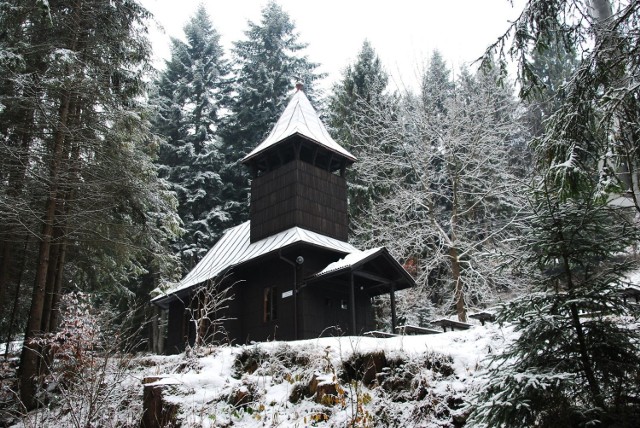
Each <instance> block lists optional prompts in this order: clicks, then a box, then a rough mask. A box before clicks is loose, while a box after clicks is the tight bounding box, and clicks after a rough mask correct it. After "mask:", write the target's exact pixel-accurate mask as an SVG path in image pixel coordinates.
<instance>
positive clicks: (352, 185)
mask: <svg viewBox="0 0 640 428" xmlns="http://www.w3.org/2000/svg"><path fill="white" fill-rule="evenodd" d="M388 80H389V76H388V75H387V73H386V71H385V70H384V69H383V67H382V62H381V61H380V58H379V57H378V55H377V54H376V52H375V50H374V49H373V47H372V46H371V43H369V41H368V40H365V41H364V42H363V44H362V48H361V49H360V52H359V53H358V56H357V57H356V60H355V62H354V63H353V64H350V65H348V66H347V67H346V68H345V70H344V72H343V75H342V79H341V80H340V82H338V83H337V84H336V85H335V86H334V87H333V91H332V94H331V97H330V99H329V111H328V125H329V128H330V129H331V130H332V132H333V135H334V136H335V137H336V140H337V141H339V142H340V144H342V145H343V146H345V147H346V148H347V149H349V150H350V151H351V153H353V154H354V155H355V156H356V158H357V157H359V156H360V152H361V151H362V149H363V147H367V146H369V145H371V144H376V143H377V140H376V135H375V132H376V131H375V130H376V124H373V123H370V122H371V120H370V119H371V116H372V115H371V114H369V113H370V112H372V111H380V110H382V109H385V108H387V107H390V106H391V105H392V104H393V102H394V101H395V99H394V97H393V96H392V95H388V94H387V93H386V89H387V84H388ZM357 170H358V168H357V164H356V166H355V167H354V168H351V169H349V171H348V176H347V179H348V182H349V218H350V223H351V224H352V225H353V224H357V223H358V222H360V221H362V220H364V218H363V217H366V212H367V210H368V208H370V206H371V204H372V203H373V199H375V198H376V197H380V196H381V195H382V193H383V189H380V188H373V187H371V186H370V184H371V183H365V182H363V181H362V180H361V179H360V177H359V174H358V172H357ZM376 195H377V196H376Z"/></svg>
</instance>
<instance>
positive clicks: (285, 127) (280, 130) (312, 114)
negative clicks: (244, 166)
mask: <svg viewBox="0 0 640 428" xmlns="http://www.w3.org/2000/svg"><path fill="white" fill-rule="evenodd" d="M295 134H299V135H302V136H304V137H306V138H308V139H310V140H312V141H315V142H316V143H318V144H320V145H321V146H323V147H325V148H326V149H328V150H330V151H332V152H335V153H338V154H340V155H342V156H344V157H346V158H347V159H349V160H351V161H355V160H356V158H355V156H353V155H352V154H351V153H349V152H348V151H347V150H346V149H344V148H343V147H342V146H340V144H338V143H336V142H335V140H334V139H333V138H331V136H330V135H329V133H328V132H327V129H326V128H325V127H324V124H323V123H322V121H321V120H320V118H319V117H318V114H317V113H316V111H315V109H314V108H313V106H312V105H311V103H310V102H309V99H308V98H307V96H306V95H305V94H304V91H303V90H302V89H301V88H298V89H297V90H296V92H295V93H294V94H293V96H292V97H291V101H289V104H288V105H287V108H286V109H285V110H284V112H283V113H282V116H280V119H278V122H277V123H276V125H275V126H274V127H273V130H272V131H271V133H270V134H269V136H268V137H267V138H266V139H265V140H264V141H263V142H262V143H260V144H259V145H258V147H256V148H255V149H253V150H252V151H251V152H250V153H249V154H248V155H247V156H245V157H244V159H242V162H246V161H247V160H249V159H251V158H253V157H255V156H257V155H258V154H259V153H261V152H263V151H265V150H266V149H268V148H269V147H272V146H274V145H276V144H277V143H279V142H280V141H282V140H284V139H286V138H288V137H291V136H293V135H295Z"/></svg>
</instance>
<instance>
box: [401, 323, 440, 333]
mask: <svg viewBox="0 0 640 428" xmlns="http://www.w3.org/2000/svg"><path fill="white" fill-rule="evenodd" d="M396 331H397V332H398V333H400V334H402V335H409V334H440V333H441V332H440V331H438V330H433V329H431V328H424V327H418V326H417V325H401V326H398V327H396Z"/></svg>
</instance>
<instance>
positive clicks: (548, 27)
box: [472, 0, 640, 427]
mask: <svg viewBox="0 0 640 428" xmlns="http://www.w3.org/2000/svg"><path fill="white" fill-rule="evenodd" d="M583 6H587V7H586V8H585V9H584V13H581V15H580V16H581V17H583V18H584V19H581V20H578V21H573V17H574V16H575V15H574V12H575V11H577V10H579V9H580V8H582V7H583ZM639 12H640V8H639V5H638V4H637V3H635V2H631V3H627V4H624V5H621V7H620V8H619V10H617V11H616V13H613V10H612V8H611V4H610V3H609V2H608V1H607V0H593V1H590V2H586V4H585V3H582V2H576V1H573V0H557V1H552V2H544V3H542V2H527V3H526V5H525V9H524V11H523V13H522V15H521V19H519V20H517V21H516V22H515V23H514V24H513V25H514V27H513V28H517V30H518V31H517V32H516V33H515V34H516V44H515V45H514V48H513V50H512V52H513V53H514V54H517V55H518V58H519V59H520V60H521V61H522V62H521V63H520V70H521V79H522V80H521V82H522V87H523V88H525V89H527V88H530V89H533V91H527V92H528V93H536V92H538V93H545V91H546V94H549V92H548V91H547V86H545V82H548V80H547V79H546V78H547V77H548V76H545V75H544V72H546V70H548V69H546V68H538V67H536V66H537V65H539V63H538V64H537V63H533V64H532V63H531V62H530V61H529V60H530V59H531V58H536V57H535V55H534V54H540V53H545V50H546V49H547V48H548V47H549V46H553V45H554V44H556V46H563V45H562V44H558V43H559V42H561V43H565V42H567V43H569V47H570V49H568V52H570V51H571V49H575V50H576V51H578V52H579V53H580V55H578V57H579V58H580V60H579V61H578V62H577V66H576V68H575V69H574V70H573V71H571V72H570V73H569V74H570V75H569V76H568V78H566V79H562V83H561V84H560V85H559V87H558V90H557V91H556V92H555V93H553V95H554V97H553V98H552V99H551V100H550V103H549V104H547V105H548V106H552V108H551V109H550V110H551V115H550V116H549V117H548V119H547V120H545V121H544V122H543V125H544V127H543V132H541V133H540V134H539V135H538V137H537V138H536V139H534V140H533V141H532V142H531V146H532V148H533V150H534V151H535V157H534V161H535V164H536V173H537V178H536V180H535V181H534V183H533V186H532V188H533V191H532V193H531V196H530V199H531V203H530V216H529V221H528V225H527V226H528V227H527V228H526V231H527V239H526V240H525V241H524V242H525V244H526V246H525V249H526V250H527V251H526V252H525V253H524V254H523V259H524V261H525V262H526V264H525V266H528V269H527V270H526V272H528V276H529V277H530V278H532V282H533V284H534V285H535V286H536V289H535V290H534V293H532V294H530V295H527V296H523V297H521V298H518V299H516V300H515V301H513V302H511V303H509V304H508V305H506V306H505V307H504V308H503V309H502V310H501V312H500V314H499V316H498V318H499V321H501V322H504V323H510V324H512V325H513V326H514V328H515V329H516V330H517V331H518V332H519V333H520V336H519V337H518V338H517V339H516V340H515V341H514V342H513V343H512V344H511V345H510V346H509V347H508V348H507V349H506V351H505V352H504V353H503V354H501V355H497V356H496V357H495V359H494V361H493V368H492V369H491V370H490V372H489V377H488V378H489V379H490V380H489V383H488V386H487V388H486V389H485V390H484V391H482V392H481V393H480V394H479V396H478V397H477V398H476V402H475V405H476V408H475V411H474V413H473V415H472V421H473V422H474V423H477V424H484V425H489V426H514V427H516V426H549V427H563V426H612V427H613V426H615V427H627V426H628V427H631V426H635V425H636V424H637V419H638V416H639V415H640V406H639V405H638V399H637V397H638V394H639V393H640V388H639V387H638V385H640V382H638V380H639V379H640V370H639V368H638V367H640V346H639V343H640V340H639V339H640V337H639V335H638V332H637V329H635V328H633V327H632V328H630V327H629V322H630V321H631V320H633V319H634V318H637V312H635V313H634V310H633V308H630V307H629V306H627V305H626V304H625V302H624V299H623V298H622V296H621V294H620V291H621V287H622V286H624V285H626V284H627V281H628V280H627V279H626V274H627V273H628V272H630V271H631V270H634V269H637V268H638V263H637V261H636V256H635V255H634V252H633V247H634V246H635V245H637V241H638V238H640V236H639V234H640V233H639V230H638V224H637V220H636V219H635V218H634V215H635V214H636V213H635V211H634V206H635V208H636V211H637V208H638V206H637V204H636V203H635V202H636V201H637V197H636V196H635V193H636V192H632V197H631V198H629V199H630V200H631V201H632V204H629V206H630V208H623V207H621V206H620V205H619V204H616V203H612V201H611V200H612V199H613V198H612V196H614V195H615V193H616V192H618V191H619V190H621V189H620V187H622V186H620V185H619V180H618V179H617V177H616V176H617V175H618V174H617V173H616V172H617V171H616V165H617V166H618V167H620V166H621V165H620V162H619V161H620V154H621V153H624V148H625V147H628V145H627V143H628V140H629V137H631V136H633V135H634V130H633V129H630V128H629V127H630V126H631V128H634V125H631V123H630V122H627V121H626V120H620V118H622V117H625V116H626V114H627V113H628V111H627V107H628V106H629V105H634V104H635V103H636V101H633V99H635V98H636V95H637V94H634V92H635V91H636V90H637V88H636V89H635V90H634V89H632V88H630V87H628V86H627V85H626V83H625V82H626V79H624V78H623V77H622V76H623V75H624V74H625V71H626V73H628V74H629V76H631V75H637V71H638V62H637V58H635V57H634V58H632V59H631V58H629V59H628V58H626V57H625V54H624V52H625V51H626V49H628V48H629V47H630V46H634V45H636V43H637V37H636V35H637V23H638V16H639ZM525 40H526V42H524V41H525ZM532 40H535V43H529V42H530V41H532ZM584 40H589V41H590V42H589V43H583V42H584ZM614 41H615V43H614ZM523 42H524V43H523ZM499 43H500V42H499ZM591 43H592V44H591ZM612 43H613V44H612ZM586 46H589V48H588V50H583V49H584V48H585V47H586ZM622 64H625V65H624V66H622ZM527 92H525V93H524V94H525V95H528V93H527ZM613 99H615V100H616V101H615V102H612V100H613ZM619 150H620V151H619ZM616 157H617V158H618V159H616ZM622 163H623V164H625V163H626V165H627V166H628V167H629V168H633V167H634V165H635V164H637V159H635V158H634V157H633V156H631V157H626V159H624V162H622ZM632 177H633V176H632ZM634 179H635V178H634ZM631 190H634V189H631Z"/></svg>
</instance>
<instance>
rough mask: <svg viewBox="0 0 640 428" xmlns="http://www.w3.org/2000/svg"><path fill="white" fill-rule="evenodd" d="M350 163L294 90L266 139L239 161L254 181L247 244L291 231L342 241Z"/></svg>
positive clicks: (346, 225) (300, 93)
mask: <svg viewBox="0 0 640 428" xmlns="http://www.w3.org/2000/svg"><path fill="white" fill-rule="evenodd" d="M354 161H355V157H353V155H351V154H350V153H349V152H348V151H346V150H345V149H344V148H342V147H341V146H340V145H338V144H337V143H336V142H335V141H334V140H333V139H332V138H331V136H330V135H329V134H328V132H327V131H326V129H325V127H324V125H323V124H322V122H321V121H320V119H319V117H318V115H317V113H316V112H315V110H314V109H313V107H312V106H311V103H310V102H309V100H308V99H307V97H306V95H305V94H304V92H303V91H302V89H301V87H300V86H297V91H296V93H295V94H294V95H293V97H292V99H291V101H290V102H289V105H288V106H287V108H286V109H285V111H284V113H283V114H282V116H281V117H280V119H279V120H278V122H277V123H276V125H275V126H274V128H273V130H272V131H271V134H269V136H268V137H267V138H266V139H265V140H264V141H263V142H262V143H261V144H260V145H258V146H257V147H256V148H255V149H254V150H253V151H252V152H251V153H249V154H248V155H247V156H246V157H245V158H244V159H243V163H244V164H245V165H246V166H248V167H249V169H250V170H251V175H252V178H253V179H252V183H251V207H250V216H251V232H250V235H251V238H250V239H251V242H256V241H259V240H260V239H263V238H266V237H269V236H271V235H274V234H276V233H278V232H282V231H284V230H287V229H289V228H291V227H296V226H297V227H301V228H304V229H307V230H310V231H313V232H317V233H320V234H323V235H326V236H329V237H331V238H335V239H339V240H342V241H346V240H347V238H348V229H349V219H348V213H347V182H346V179H345V170H346V168H347V167H348V166H349V165H350V164H352V163H353V162H354Z"/></svg>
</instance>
